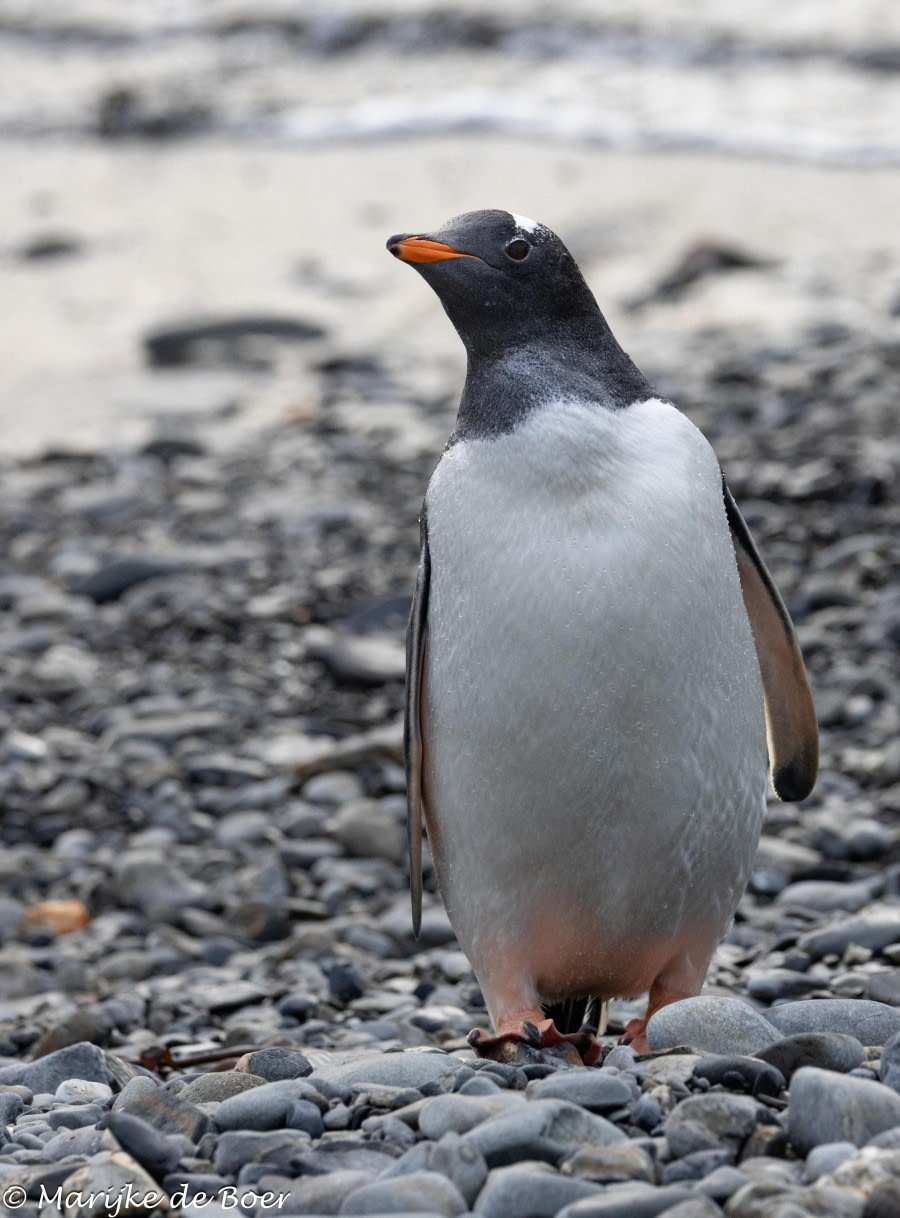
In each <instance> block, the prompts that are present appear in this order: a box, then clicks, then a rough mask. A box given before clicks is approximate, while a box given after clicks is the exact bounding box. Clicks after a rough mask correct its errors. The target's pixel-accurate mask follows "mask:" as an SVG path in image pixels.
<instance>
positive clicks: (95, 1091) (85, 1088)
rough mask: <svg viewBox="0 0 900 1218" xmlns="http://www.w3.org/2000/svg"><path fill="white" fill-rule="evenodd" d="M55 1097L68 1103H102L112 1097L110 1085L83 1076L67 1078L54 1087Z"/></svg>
mask: <svg viewBox="0 0 900 1218" xmlns="http://www.w3.org/2000/svg"><path fill="white" fill-rule="evenodd" d="M56 1098H57V1099H58V1100H65V1101H66V1103H69V1104H95V1103H100V1104H103V1103H105V1102H106V1101H107V1100H111V1099H112V1087H108V1086H107V1085H106V1083H91V1082H88V1080H87V1079H84V1078H67V1079H64V1080H63V1082H61V1083H60V1084H59V1086H58V1087H57V1088H56Z"/></svg>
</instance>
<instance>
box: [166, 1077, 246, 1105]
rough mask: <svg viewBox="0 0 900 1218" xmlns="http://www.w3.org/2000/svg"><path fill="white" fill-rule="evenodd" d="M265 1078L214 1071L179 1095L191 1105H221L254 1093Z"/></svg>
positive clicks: (190, 1083)
mask: <svg viewBox="0 0 900 1218" xmlns="http://www.w3.org/2000/svg"><path fill="white" fill-rule="evenodd" d="M265 1081H266V1080H265V1079H264V1078H259V1077H258V1076H256V1075H254V1074H245V1073H243V1072H240V1071H237V1070H214V1071H211V1072H210V1073H209V1074H201V1076H200V1077H199V1078H195V1079H193V1080H192V1081H191V1082H189V1083H188V1084H187V1086H185V1087H183V1088H182V1090H181V1091H179V1092H178V1095H179V1096H180V1098H181V1099H183V1100H187V1102H188V1103H189V1104H209V1103H221V1102H222V1101H224V1100H228V1099H231V1097H232V1096H234V1095H241V1094H243V1092H245V1091H252V1090H253V1088H254V1087H260V1086H262V1085H263V1084H264V1083H265Z"/></svg>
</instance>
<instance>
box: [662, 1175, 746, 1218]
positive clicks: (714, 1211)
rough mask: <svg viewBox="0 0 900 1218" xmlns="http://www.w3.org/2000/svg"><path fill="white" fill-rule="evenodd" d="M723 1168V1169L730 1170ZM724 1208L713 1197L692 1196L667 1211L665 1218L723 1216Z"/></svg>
mask: <svg viewBox="0 0 900 1218" xmlns="http://www.w3.org/2000/svg"><path fill="white" fill-rule="evenodd" d="M730 1170H731V1169H730V1168H727V1167H726V1168H722V1171H730ZM723 1213H724V1210H723V1209H722V1208H721V1206H718V1205H716V1203H715V1201H713V1199H712V1198H711V1197H691V1198H690V1200H688V1201H681V1202H679V1203H678V1205H675V1206H673V1207H672V1208H671V1209H669V1210H666V1211H665V1218H722V1214H723Z"/></svg>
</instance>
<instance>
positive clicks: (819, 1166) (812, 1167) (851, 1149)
mask: <svg viewBox="0 0 900 1218" xmlns="http://www.w3.org/2000/svg"><path fill="white" fill-rule="evenodd" d="M857 1149H858V1147H856V1146H855V1145H854V1144H853V1143H852V1142H822V1143H821V1144H820V1145H819V1146H815V1147H813V1149H812V1150H811V1151H810V1152H809V1154H808V1155H807V1156H806V1167H805V1169H804V1172H803V1179H804V1180H805V1181H806V1183H807V1184H812V1183H813V1181H815V1180H818V1178H819V1177H820V1176H827V1175H830V1173H831V1172H833V1171H834V1170H835V1169H836V1168H838V1167H840V1165H841V1164H842V1163H843V1162H844V1161H845V1160H846V1159H849V1158H850V1156H851V1155H855V1154H856V1151H857Z"/></svg>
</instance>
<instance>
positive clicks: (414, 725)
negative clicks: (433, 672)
mask: <svg viewBox="0 0 900 1218" xmlns="http://www.w3.org/2000/svg"><path fill="white" fill-rule="evenodd" d="M420 536H421V550H420V555H419V570H418V573H417V575H416V590H415V592H414V593H413V601H412V608H411V610H410V614H409V625H408V627H407V630H406V713H405V716H404V721H403V746H404V751H405V753H406V801H407V807H408V810H407V819H406V834H407V843H408V846H409V895H410V899H411V900H412V921H413V933H414V934H415V936H416V938H418V937H419V929H420V927H421V925H422V826H423V823H424V819H425V807H424V797H423V789H422V788H423V783H422V769H423V759H424V752H425V747H424V739H423V736H422V713H421V712H422V708H421V704H420V703H421V693H422V674H423V672H424V670H425V640H426V636H427V633H428V591H429V585H430V581H431V556H430V554H429V551H428V522H427V519H426V516H425V509H424V507H423V509H422V519H421V526H420Z"/></svg>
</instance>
